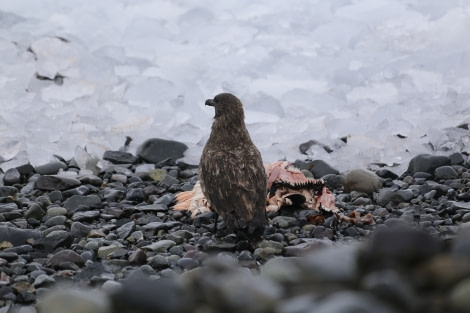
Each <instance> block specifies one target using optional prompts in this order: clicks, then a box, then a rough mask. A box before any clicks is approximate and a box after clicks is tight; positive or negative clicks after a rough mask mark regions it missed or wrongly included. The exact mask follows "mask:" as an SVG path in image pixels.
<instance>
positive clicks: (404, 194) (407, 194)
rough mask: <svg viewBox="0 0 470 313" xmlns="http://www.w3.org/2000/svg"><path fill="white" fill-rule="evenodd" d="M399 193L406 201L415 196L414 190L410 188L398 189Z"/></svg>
mask: <svg viewBox="0 0 470 313" xmlns="http://www.w3.org/2000/svg"><path fill="white" fill-rule="evenodd" d="M397 194H398V195H399V196H401V197H402V198H403V201H404V202H409V201H411V199H413V198H414V193H413V191H411V190H409V189H403V190H397Z"/></svg>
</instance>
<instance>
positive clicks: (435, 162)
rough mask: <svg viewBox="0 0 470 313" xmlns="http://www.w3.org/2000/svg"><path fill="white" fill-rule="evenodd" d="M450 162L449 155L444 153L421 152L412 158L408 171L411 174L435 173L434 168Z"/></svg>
mask: <svg viewBox="0 0 470 313" xmlns="http://www.w3.org/2000/svg"><path fill="white" fill-rule="evenodd" d="M449 164H450V159H449V157H446V156H442V155H430V154H419V155H417V156H415V157H414V158H412V159H411V160H410V162H409V164H408V169H407V171H406V172H407V173H408V174H410V175H414V174H415V173H417V172H425V173H429V174H434V170H435V169H436V168H438V167H440V166H444V165H449Z"/></svg>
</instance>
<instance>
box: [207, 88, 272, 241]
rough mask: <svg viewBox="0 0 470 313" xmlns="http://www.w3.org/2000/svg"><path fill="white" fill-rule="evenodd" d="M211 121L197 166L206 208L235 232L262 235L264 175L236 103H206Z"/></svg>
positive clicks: (226, 99) (227, 97)
mask: <svg viewBox="0 0 470 313" xmlns="http://www.w3.org/2000/svg"><path fill="white" fill-rule="evenodd" d="M206 105H210V106H214V108H215V117H214V122H213V124H212V131H211V135H210V137H209V140H208V141H207V143H206V146H205V147H204V150H203V152H202V156H201V162H200V166H199V179H200V182H201V189H202V192H203V194H204V196H205V197H206V199H207V200H208V202H209V205H210V208H211V209H212V210H213V211H215V212H216V213H218V214H219V215H220V216H222V218H223V219H224V221H225V223H226V224H227V225H228V227H230V228H231V229H233V230H235V231H239V230H244V231H248V233H249V234H254V233H259V232H262V230H263V229H264V227H265V226H266V225H267V224H268V222H267V218H266V194H267V180H266V172H265V169H264V166H263V162H262V159H261V154H260V153H259V151H258V149H257V148H256V146H255V145H254V144H253V142H252V140H251V138H250V135H249V133H248V130H247V129H246V126H245V121H244V118H245V115H244V111H243V106H242V103H241V102H240V100H239V99H238V98H237V97H235V96H234V95H232V94H229V93H222V94H219V95H217V96H216V97H215V98H214V99H209V100H207V101H206Z"/></svg>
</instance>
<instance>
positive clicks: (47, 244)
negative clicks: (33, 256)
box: [33, 231, 73, 252]
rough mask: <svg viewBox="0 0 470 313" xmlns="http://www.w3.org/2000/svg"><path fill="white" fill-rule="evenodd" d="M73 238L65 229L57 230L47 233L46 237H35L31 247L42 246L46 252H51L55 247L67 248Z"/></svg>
mask: <svg viewBox="0 0 470 313" xmlns="http://www.w3.org/2000/svg"><path fill="white" fill-rule="evenodd" d="M72 242H73V238H72V236H71V235H70V233H69V232H67V231H58V232H54V233H51V234H49V235H48V236H46V237H41V238H39V239H36V240H35V241H34V243H33V247H35V248H42V249H44V250H45V251H47V252H52V251H54V250H55V249H57V248H59V247H62V248H69V247H70V246H71V245H72Z"/></svg>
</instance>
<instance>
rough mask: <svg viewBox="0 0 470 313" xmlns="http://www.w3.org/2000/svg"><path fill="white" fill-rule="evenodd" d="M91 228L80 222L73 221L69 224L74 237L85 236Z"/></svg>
mask: <svg viewBox="0 0 470 313" xmlns="http://www.w3.org/2000/svg"><path fill="white" fill-rule="evenodd" d="M92 229H93V228H92V227H91V226H89V225H85V224H83V223H80V222H73V223H72V225H71V226H70V233H71V235H72V236H73V237H75V238H83V237H86V236H87V235H88V234H89V233H90V231H91V230H92Z"/></svg>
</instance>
